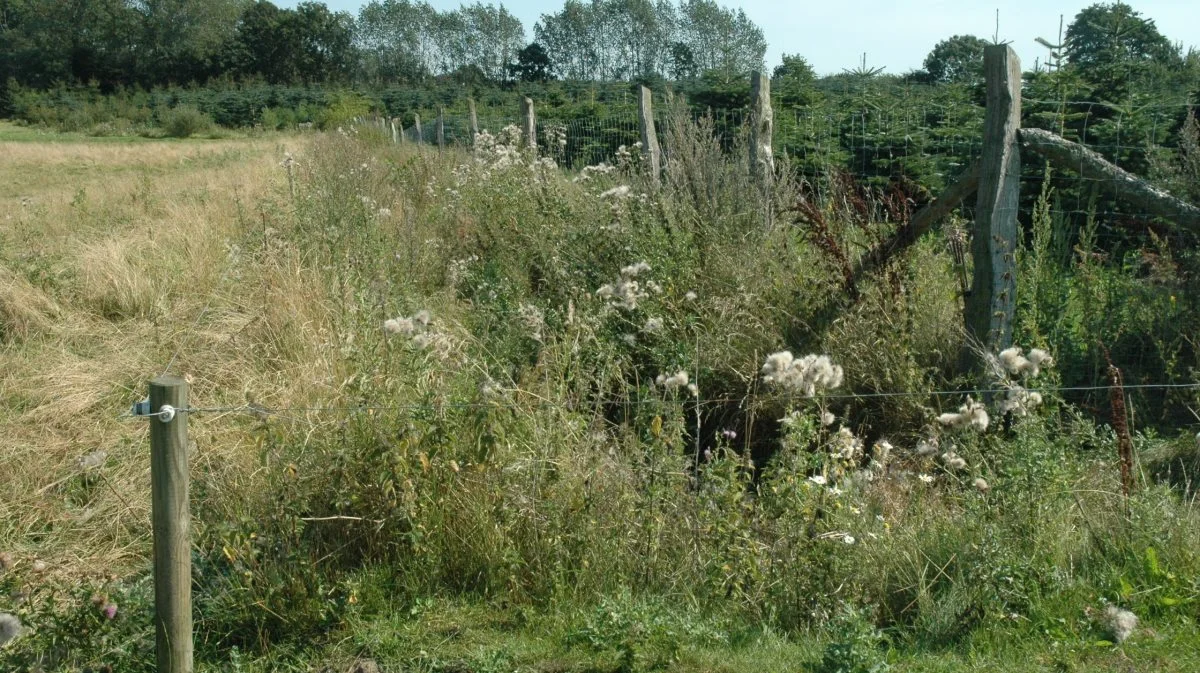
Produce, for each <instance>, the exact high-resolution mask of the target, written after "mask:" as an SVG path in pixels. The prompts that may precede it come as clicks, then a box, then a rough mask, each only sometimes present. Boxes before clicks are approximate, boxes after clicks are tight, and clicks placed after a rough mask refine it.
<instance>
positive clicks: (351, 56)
mask: <svg viewBox="0 0 1200 673" xmlns="http://www.w3.org/2000/svg"><path fill="white" fill-rule="evenodd" d="M533 37H534V39H533V41H529V40H528V36H527V35H526V31H525V27H524V26H523V25H522V24H521V22H520V21H519V20H518V19H517V18H516V17H515V16H513V14H512V13H510V12H509V11H508V10H507V9H506V8H505V7H504V6H503V5H498V4H483V3H482V2H475V3H473V4H464V5H462V6H461V7H459V8H458V9H454V10H448V11H438V10H436V9H434V8H433V7H432V6H430V5H429V4H428V3H427V2H424V1H421V0H415V1H414V0H373V1H372V2H370V3H369V4H367V5H365V6H363V7H362V8H361V10H360V11H359V12H358V14H357V16H355V15H352V14H350V13H348V12H335V11H331V10H330V9H329V8H328V7H327V6H326V5H325V4H323V3H321V2H301V3H299V4H298V5H297V6H296V7H295V8H283V7H278V6H276V5H274V4H272V3H271V2H268V1H267V0H0V82H8V81H10V80H11V81H13V82H16V83H17V84H18V85H21V86H24V87H31V88H46V87H49V86H52V85H55V84H64V83H65V84H71V83H81V84H85V83H94V84H97V85H98V86H99V87H100V88H101V89H102V90H112V89H115V88H118V87H131V86H139V87H143V88H152V87H161V86H171V85H192V84H197V85H204V84H207V83H209V82H212V81H214V80H230V81H244V80H248V79H256V80H262V81H266V82H268V83H271V84H288V85H296V84H315V83H322V84H331V83H374V84H416V83H422V82H426V81H428V80H431V79H438V78H450V79H453V80H455V81H457V82H460V83H504V82H509V81H513V80H526V81H531V80H537V81H547V80H552V79H556V78H559V77H561V78H566V79H573V80H590V81H619V80H627V79H636V78H655V77H657V78H674V79H679V78H685V77H693V76H696V75H699V74H701V73H703V72H707V71H717V72H719V73H720V74H721V75H722V76H724V77H725V78H726V79H729V78H732V77H734V76H737V75H741V74H744V73H746V72H748V71H749V70H751V69H754V68H758V67H761V66H762V62H763V55H764V53H765V51H766V41H765V40H764V38H763V34H762V30H761V29H760V28H759V27H758V26H756V25H755V24H754V22H752V21H751V20H750V19H749V18H748V17H747V16H746V15H745V13H744V12H742V11H741V10H732V9H729V8H726V7H723V6H721V5H719V4H718V3H717V2H715V1H714V0H678V2H672V1H671V0H657V1H654V0H591V1H590V2H581V1H580V0H567V1H566V3H565V4H564V5H563V7H562V9H561V10H560V11H559V12H557V13H553V14H546V15H544V16H543V17H542V18H541V20H540V21H539V22H538V23H537V24H536V26H535V28H534V36H533Z"/></svg>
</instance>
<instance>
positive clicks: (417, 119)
mask: <svg viewBox="0 0 1200 673" xmlns="http://www.w3.org/2000/svg"><path fill="white" fill-rule="evenodd" d="M413 129H414V130H415V133H416V134H417V144H418V145H420V144H421V141H422V140H424V136H423V135H422V134H421V115H419V114H414V115H413Z"/></svg>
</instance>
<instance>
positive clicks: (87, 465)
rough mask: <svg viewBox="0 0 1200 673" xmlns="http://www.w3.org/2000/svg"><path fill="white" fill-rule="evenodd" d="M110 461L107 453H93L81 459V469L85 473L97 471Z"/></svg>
mask: <svg viewBox="0 0 1200 673" xmlns="http://www.w3.org/2000/svg"><path fill="white" fill-rule="evenodd" d="M107 459H108V452H107V451H93V452H91V453H89V454H87V455H84V456H80V457H79V469H80V470H83V471H84V472H89V471H91V470H95V469H96V468H98V467H100V466H102V465H104V461H105V460H107Z"/></svg>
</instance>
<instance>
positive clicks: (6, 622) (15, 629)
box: [0, 612, 21, 647]
mask: <svg viewBox="0 0 1200 673" xmlns="http://www.w3.org/2000/svg"><path fill="white" fill-rule="evenodd" d="M19 635H21V620H19V619H17V616H16V615H13V614H9V613H7V612H0V647H4V646H5V645H8V644H9V643H11V642H12V641H14V640H16V639H17V636H19Z"/></svg>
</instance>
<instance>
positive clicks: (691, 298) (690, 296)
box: [683, 290, 699, 301]
mask: <svg viewBox="0 0 1200 673" xmlns="http://www.w3.org/2000/svg"><path fill="white" fill-rule="evenodd" d="M698 296H699V295H697V294H696V293H695V292H692V291H691V290H688V293H687V294H685V295H683V298H684V299H686V300H688V301H696V298H697V297H698Z"/></svg>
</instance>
